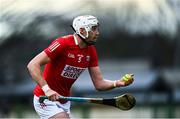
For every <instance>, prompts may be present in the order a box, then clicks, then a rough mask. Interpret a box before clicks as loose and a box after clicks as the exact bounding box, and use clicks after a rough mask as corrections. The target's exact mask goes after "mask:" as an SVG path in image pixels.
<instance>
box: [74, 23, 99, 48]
mask: <svg viewBox="0 0 180 119" xmlns="http://www.w3.org/2000/svg"><path fill="white" fill-rule="evenodd" d="M71 28H72V29H73V30H74V31H75V33H76V30H75V29H74V28H73V26H72V25H71ZM85 29H86V28H85ZM86 31H87V30H86ZM87 33H88V32H87ZM76 34H77V35H78V36H79V37H80V39H81V40H82V41H83V42H84V43H85V44H86V45H88V46H90V45H95V43H96V41H86V39H87V38H88V34H87V35H86V37H85V36H83V35H81V34H80V33H76Z"/></svg>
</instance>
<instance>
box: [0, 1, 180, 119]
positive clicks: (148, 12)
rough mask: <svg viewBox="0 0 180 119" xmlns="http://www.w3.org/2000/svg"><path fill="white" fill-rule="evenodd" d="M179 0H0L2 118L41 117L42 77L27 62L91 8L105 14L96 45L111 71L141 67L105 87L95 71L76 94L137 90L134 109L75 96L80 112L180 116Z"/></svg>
mask: <svg viewBox="0 0 180 119" xmlns="http://www.w3.org/2000/svg"><path fill="white" fill-rule="evenodd" d="M179 11H180V0H65V1H64V0H0V54H1V56H0V105H1V106H0V118H38V115H37V114H36V113H35V111H34V108H33V103H32V98H33V93H32V91H33V88H34V87H35V82H34V81H33V80H32V79H31V77H30V75H29V74H28V71H27V68H26V65H27V63H28V62H29V61H30V60H31V59H32V58H33V57H34V56H35V55H37V54H38V53H39V52H41V51H42V50H43V49H44V48H46V47H47V46H48V45H49V43H51V42H52V41H53V40H54V39H56V38H57V37H59V36H63V35H67V34H72V33H73V30H72V29H71V28H70V25H71V23H72V20H73V18H74V17H76V16H78V15H84V14H91V15H94V16H96V17H97V18H98V19H99V22H100V37H99V39H98V42H97V45H96V48H97V52H98V56H99V65H100V68H101V71H102V73H103V76H104V78H106V79H111V80H116V79H119V78H120V77H121V76H123V75H124V74H126V73H134V75H135V81H134V83H133V84H132V85H130V86H128V87H123V88H119V89H113V90H111V91H105V92H98V91H96V90H95V88H94V87H93V84H92V82H91V79H90V77H89V74H88V72H87V71H86V72H84V73H83V75H81V76H80V78H79V79H78V80H77V81H76V82H75V84H74V85H73V87H72V96H83V97H104V98H108V97H113V96H118V95H121V94H123V93H127V92H128V93H131V94H133V95H134V96H135V97H136V99H137V105H136V106H135V108H133V109H132V110H130V111H121V110H118V109H116V108H113V107H109V106H102V105H95V104H79V103H72V108H71V110H72V117H73V118H88V119H92V118H111V119H112V118H180V113H179V112H180V34H179V32H180V14H179Z"/></svg>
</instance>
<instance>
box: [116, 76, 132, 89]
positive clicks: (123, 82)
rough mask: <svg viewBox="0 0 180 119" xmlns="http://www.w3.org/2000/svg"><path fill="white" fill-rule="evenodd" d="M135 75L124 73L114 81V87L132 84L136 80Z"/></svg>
mask: <svg viewBox="0 0 180 119" xmlns="http://www.w3.org/2000/svg"><path fill="white" fill-rule="evenodd" d="M133 76H134V74H126V75H124V76H123V77H122V78H121V79H120V80H116V81H114V82H113V87H114V88H116V87H122V86H128V85H130V84H131V83H132V82H133V81H134V78H133Z"/></svg>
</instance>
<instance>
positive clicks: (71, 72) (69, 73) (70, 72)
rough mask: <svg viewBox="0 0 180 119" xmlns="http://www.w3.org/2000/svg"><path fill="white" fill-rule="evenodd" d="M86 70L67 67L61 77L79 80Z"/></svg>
mask: <svg viewBox="0 0 180 119" xmlns="http://www.w3.org/2000/svg"><path fill="white" fill-rule="evenodd" d="M84 70H85V68H81V67H74V66H71V65H66V66H65V67H64V69H63V71H62V73H61V76H62V77H65V78H69V79H77V78H78V77H79V76H80V74H81V73H82V72H83V71H84Z"/></svg>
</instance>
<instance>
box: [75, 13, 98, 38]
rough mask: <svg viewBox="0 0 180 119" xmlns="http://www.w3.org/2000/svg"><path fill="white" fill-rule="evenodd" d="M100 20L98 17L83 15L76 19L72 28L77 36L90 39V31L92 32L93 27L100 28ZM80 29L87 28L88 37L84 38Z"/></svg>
mask: <svg viewBox="0 0 180 119" xmlns="http://www.w3.org/2000/svg"><path fill="white" fill-rule="evenodd" d="M98 25H99V23H98V20H97V18H96V17H94V16H92V15H83V16H78V17H76V18H74V20H73V24H72V27H73V28H74V30H75V32H76V34H78V35H80V36H81V37H82V38H83V39H86V38H88V36H89V33H88V32H89V31H91V29H92V26H98ZM80 28H85V30H86V32H87V35H86V36H83V35H82V34H81V33H80Z"/></svg>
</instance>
